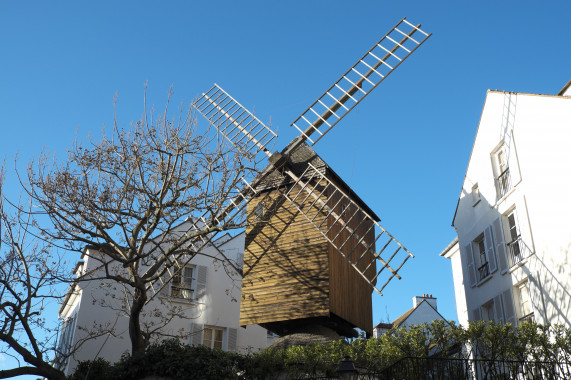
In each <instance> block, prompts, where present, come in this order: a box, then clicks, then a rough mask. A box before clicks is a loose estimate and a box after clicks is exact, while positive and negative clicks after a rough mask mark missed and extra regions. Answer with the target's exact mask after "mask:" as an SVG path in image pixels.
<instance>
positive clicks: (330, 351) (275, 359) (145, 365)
mask: <svg viewBox="0 0 571 380" xmlns="http://www.w3.org/2000/svg"><path fill="white" fill-rule="evenodd" d="M472 353H476V354H477V355H478V357H480V358H482V359H491V360H519V361H521V360H544V361H570V360H571V330H569V329H564V328H562V327H560V326H555V327H552V326H541V325H538V324H535V323H533V322H526V323H524V324H522V325H520V326H518V327H517V328H512V326H511V325H509V324H507V325H503V324H499V323H494V322H489V323H484V322H476V323H472V324H470V326H469V327H468V328H461V327H458V326H456V325H454V324H452V325H449V324H448V323H446V322H443V321H435V322H433V323H432V324H429V325H427V324H423V325H416V326H411V327H407V328H401V329H398V330H395V331H393V332H391V333H389V334H385V335H383V336H382V337H380V338H378V339H355V340H353V341H352V342H350V343H348V342H345V341H342V340H340V341H334V342H331V343H329V344H327V345H312V346H303V347H302V346H297V347H290V348H288V349H286V350H264V351H261V352H258V353H253V354H238V353H229V352H223V351H220V350H216V349H215V350H211V349H208V348H206V347H202V346H199V347H190V346H187V345H183V344H181V343H180V342H179V341H177V340H166V341H163V342H161V343H158V344H152V345H150V346H149V347H148V348H147V350H146V352H145V355H144V356H141V357H133V356H130V355H124V356H123V357H122V358H121V360H120V361H119V362H117V363H115V364H113V365H111V364H110V363H108V362H106V361H104V360H102V359H98V360H95V361H91V362H81V363H80V364H79V365H78V367H77V370H76V372H75V373H74V374H73V375H72V376H71V377H70V380H80V379H81V380H87V379H110V380H113V379H125V380H129V379H141V378H143V377H145V376H148V375H155V376H163V377H167V378H172V379H277V378H280V379H283V378H284V377H286V378H301V377H322V376H325V377H333V376H335V375H336V371H337V367H338V365H339V362H340V361H341V360H343V358H344V357H345V355H349V356H350V357H351V358H352V359H353V361H354V362H356V364H357V366H358V367H360V368H362V369H364V370H366V371H367V372H379V371H380V370H382V369H383V368H385V367H387V366H390V365H391V364H393V363H395V362H396V361H398V360H400V359H402V358H404V357H427V356H429V355H439V356H443V357H450V356H453V357H457V358H462V357H466V358H467V357H470V356H471V355H472Z"/></svg>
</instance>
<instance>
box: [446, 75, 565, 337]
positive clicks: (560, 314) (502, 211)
mask: <svg viewBox="0 0 571 380" xmlns="http://www.w3.org/2000/svg"><path fill="white" fill-rule="evenodd" d="M570 85H571V81H570V82H569V83H567V85H566V86H565V87H564V88H563V89H562V90H561V91H560V92H559V93H558V94H557V95H539V94H524V93H513V92H502V91H488V93H487V96H486V100H485V104H484V108H483V110H482V115H481V119H480V124H479V126H478V131H477V134H476V138H475V141H474V146H473V148H472V153H471V156H470V161H469V163H468V169H467V171H466V175H465V178H464V182H463V184H462V190H461V192H460V198H459V200H458V205H457V207H456V212H455V214H454V219H453V222H452V225H453V227H454V228H455V230H456V232H457V234H458V238H457V239H455V240H454V241H453V242H452V243H451V244H450V245H449V246H448V247H447V248H446V249H445V250H444V251H443V252H442V253H441V254H440V255H441V256H444V257H446V258H448V259H450V260H451V264H452V272H453V277H454V287H455V292H456V305H457V312H458V320H459V322H460V323H461V324H464V325H465V324H466V323H467V322H468V321H473V320H480V319H482V320H496V321H502V322H511V323H513V324H517V323H519V322H520V321H523V320H524V319H527V318H530V319H534V320H535V321H537V322H539V323H557V324H563V325H565V326H566V327H571V319H570V318H571V221H570V220H571V219H570V216H571V86H570Z"/></svg>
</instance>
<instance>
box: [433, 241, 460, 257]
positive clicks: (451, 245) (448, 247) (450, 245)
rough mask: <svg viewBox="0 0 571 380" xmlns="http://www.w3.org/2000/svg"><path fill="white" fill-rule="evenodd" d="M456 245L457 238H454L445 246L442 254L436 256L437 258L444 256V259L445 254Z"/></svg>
mask: <svg viewBox="0 0 571 380" xmlns="http://www.w3.org/2000/svg"><path fill="white" fill-rule="evenodd" d="M456 244H458V236H456V237H455V238H454V239H453V240H452V241H451V242H450V244H448V245H447V246H446V248H444V249H443V250H442V252H440V253H439V254H438V255H439V256H444V257H446V254H447V253H448V252H450V250H451V249H452V248H454V246H455V245H456Z"/></svg>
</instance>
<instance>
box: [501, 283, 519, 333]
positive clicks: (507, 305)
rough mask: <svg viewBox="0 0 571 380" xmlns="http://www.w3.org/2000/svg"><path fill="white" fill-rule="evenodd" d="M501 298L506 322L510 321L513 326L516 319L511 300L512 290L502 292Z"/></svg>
mask: <svg viewBox="0 0 571 380" xmlns="http://www.w3.org/2000/svg"><path fill="white" fill-rule="evenodd" d="M502 299H503V305H504V314H505V316H506V323H511V324H512V325H513V326H515V324H516V320H515V310H514V302H513V297H512V292H511V290H510V289H508V290H506V291H505V292H503V294H502Z"/></svg>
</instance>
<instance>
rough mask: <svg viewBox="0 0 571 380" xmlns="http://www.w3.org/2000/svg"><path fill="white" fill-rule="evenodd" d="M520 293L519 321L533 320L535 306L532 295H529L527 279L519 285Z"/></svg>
mask: <svg viewBox="0 0 571 380" xmlns="http://www.w3.org/2000/svg"><path fill="white" fill-rule="evenodd" d="M518 295H519V315H520V317H519V321H520V322H523V321H526V320H532V321H533V308H532V306H531V297H530V296H529V282H527V281H525V282H524V283H522V284H520V285H519V286H518Z"/></svg>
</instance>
